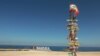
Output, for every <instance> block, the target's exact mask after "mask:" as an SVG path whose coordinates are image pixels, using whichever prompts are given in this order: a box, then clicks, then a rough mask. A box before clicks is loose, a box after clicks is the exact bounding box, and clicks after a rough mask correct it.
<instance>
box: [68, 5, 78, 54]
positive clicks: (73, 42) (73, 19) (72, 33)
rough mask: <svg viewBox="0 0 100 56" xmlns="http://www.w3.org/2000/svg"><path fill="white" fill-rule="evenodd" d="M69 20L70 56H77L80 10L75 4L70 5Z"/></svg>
mask: <svg viewBox="0 0 100 56" xmlns="http://www.w3.org/2000/svg"><path fill="white" fill-rule="evenodd" d="M69 13H70V15H69V19H68V20H67V21H68V26H67V28H68V30H69V36H68V41H69V55H71V56H77V54H76V52H77V49H78V46H79V43H78V38H77V31H78V24H77V21H78V20H77V16H78V14H79V11H78V8H77V6H76V5H75V4H70V9H69Z"/></svg>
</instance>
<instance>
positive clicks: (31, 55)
mask: <svg viewBox="0 0 100 56" xmlns="http://www.w3.org/2000/svg"><path fill="white" fill-rule="evenodd" d="M77 54H78V56H100V52H78V53H77ZM0 56H68V52H57V51H33V50H32V51H0Z"/></svg>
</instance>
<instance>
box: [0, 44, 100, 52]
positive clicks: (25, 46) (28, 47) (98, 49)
mask: <svg viewBox="0 0 100 56" xmlns="http://www.w3.org/2000/svg"><path fill="white" fill-rule="evenodd" d="M44 47H46V46H44ZM47 47H49V48H50V50H52V51H65V50H67V48H68V47H66V46H47ZM32 48H33V46H29V45H0V49H32ZM78 51H82V52H90V51H91V52H92V51H93V52H94V51H95V52H96V51H97V52H98V51H100V47H79V49H78Z"/></svg>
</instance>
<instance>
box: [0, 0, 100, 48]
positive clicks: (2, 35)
mask: <svg viewBox="0 0 100 56" xmlns="http://www.w3.org/2000/svg"><path fill="white" fill-rule="evenodd" d="M69 2H70V0H3V1H1V0H0V44H5V45H6V44H7V45H33V44H34V45H63V46H66V45H67V40H66V38H67V36H68V30H66V25H67V22H66V19H67V18H68V15H69V13H68V10H69ZM73 2H74V3H75V4H77V6H78V7H79V10H80V14H79V16H78V17H77V19H78V24H79V28H80V30H79V32H78V34H77V36H78V38H79V41H80V44H81V46H100V34H99V33H100V25H99V24H100V19H99V18H100V16H99V15H100V6H99V5H100V3H99V2H100V1H99V0H96V1H95V0H91V1H87V0H73Z"/></svg>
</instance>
